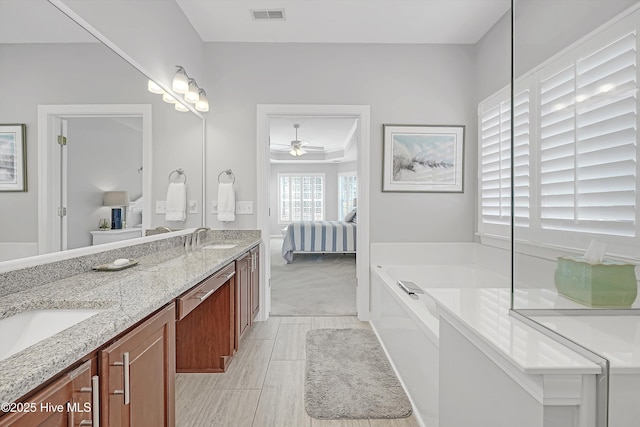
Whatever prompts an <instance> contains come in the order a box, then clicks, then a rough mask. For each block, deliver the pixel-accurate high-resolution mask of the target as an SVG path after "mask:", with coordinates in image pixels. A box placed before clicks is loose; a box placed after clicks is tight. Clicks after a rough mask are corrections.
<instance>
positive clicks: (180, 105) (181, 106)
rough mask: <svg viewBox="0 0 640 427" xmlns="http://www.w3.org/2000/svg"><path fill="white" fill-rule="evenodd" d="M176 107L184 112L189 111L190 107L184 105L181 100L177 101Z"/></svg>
mask: <svg viewBox="0 0 640 427" xmlns="http://www.w3.org/2000/svg"><path fill="white" fill-rule="evenodd" d="M175 109H176V110H178V111H182V112H185V111H189V109H188V108H187V107H185V106H184V105H182V104H181V103H179V102H176V105H175Z"/></svg>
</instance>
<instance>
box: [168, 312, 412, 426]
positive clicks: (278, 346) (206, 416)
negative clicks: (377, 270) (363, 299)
mask: <svg viewBox="0 0 640 427" xmlns="http://www.w3.org/2000/svg"><path fill="white" fill-rule="evenodd" d="M318 328H369V324H368V323H367V322H360V321H359V320H358V318H357V317H355V316H342V317H273V316H272V317H270V318H269V320H267V321H266V322H256V323H255V324H253V325H252V326H251V327H250V329H249V330H248V331H247V332H246V333H245V335H244V336H243V338H242V341H241V342H240V350H239V351H238V353H237V354H236V356H235V358H234V360H233V362H232V363H231V366H230V367H229V369H228V370H227V372H225V373H223V374H177V375H176V427H198V426H202V427H205V426H206V427H213V426H220V427H417V426H418V423H417V421H416V420H415V418H414V417H413V416H411V417H409V418H401V419H395V420H316V419H312V418H311V417H309V415H307V412H306V411H305V409H304V363H305V337H306V333H307V331H308V330H310V329H318Z"/></svg>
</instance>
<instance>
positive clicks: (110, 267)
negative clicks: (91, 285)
mask: <svg viewBox="0 0 640 427" xmlns="http://www.w3.org/2000/svg"><path fill="white" fill-rule="evenodd" d="M139 262H140V261H138V260H135V259H132V260H129V262H128V263H126V264H122V265H113V263H109V264H102V265H98V266H95V267H91V268H92V269H93V270H96V271H120V270H124V269H125V268H129V267H133V266H134V265H138V263H139Z"/></svg>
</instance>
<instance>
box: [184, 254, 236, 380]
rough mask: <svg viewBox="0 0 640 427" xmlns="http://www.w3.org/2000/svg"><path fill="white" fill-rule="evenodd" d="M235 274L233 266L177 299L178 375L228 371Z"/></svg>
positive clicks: (233, 313) (233, 340) (232, 337)
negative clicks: (180, 373)
mask: <svg viewBox="0 0 640 427" xmlns="http://www.w3.org/2000/svg"><path fill="white" fill-rule="evenodd" d="M235 274H236V271H235V265H234V263H233V262H232V263H231V265H229V266H228V267H225V268H223V269H222V270H221V271H219V272H218V273H216V274H214V275H212V276H211V277H209V278H207V279H205V280H204V281H203V282H202V283H201V284H199V285H197V286H196V287H195V288H194V289H192V290H190V291H188V292H187V293H185V294H184V295H183V296H182V297H180V298H178V301H177V302H178V318H179V320H178V322H177V323H176V371H177V372H224V371H225V370H226V368H227V366H228V364H229V362H230V361H231V357H232V356H233V354H234V350H235V348H234V343H235V338H234V335H235V329H236V320H235V295H234V294H235V288H236V282H235ZM180 307H186V308H185V309H182V310H181V309H180ZM189 308H190V309H191V310H189V311H188V313H187V314H185V315H184V316H182V315H181V312H182V313H184V312H187V309H189Z"/></svg>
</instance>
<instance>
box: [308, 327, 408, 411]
mask: <svg viewBox="0 0 640 427" xmlns="http://www.w3.org/2000/svg"><path fill="white" fill-rule="evenodd" d="M304 405H305V408H306V410H307V413H308V414H309V415H310V416H312V417H313V418H319V419H324V420H335V419H367V418H403V417H408V416H409V415H411V403H410V402H409V399H408V398H407V395H406V394H405V392H404V390H403V389H402V386H401V385H400V382H399V381H398V379H397V378H396V375H395V373H394V372H393V369H392V368H391V365H390V364H389V361H388V360H387V357H386V355H385V354H384V351H383V350H382V347H381V346H380V343H379V342H378V339H377V338H376V335H375V334H374V332H373V331H370V330H367V329H314V330H311V331H309V332H307V361H306V372H305V380H304Z"/></svg>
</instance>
